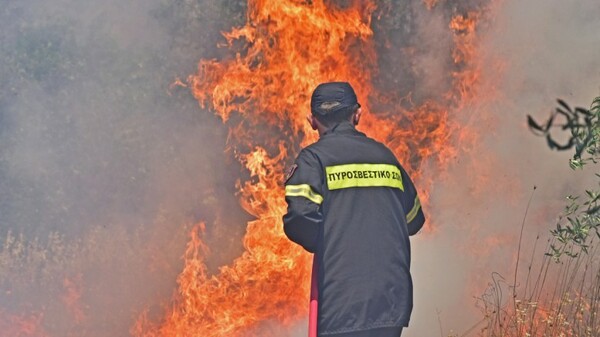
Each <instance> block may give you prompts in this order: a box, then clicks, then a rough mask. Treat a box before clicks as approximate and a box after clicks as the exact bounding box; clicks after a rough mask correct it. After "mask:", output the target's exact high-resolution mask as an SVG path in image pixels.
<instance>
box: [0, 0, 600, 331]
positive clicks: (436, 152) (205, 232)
mask: <svg viewBox="0 0 600 337" xmlns="http://www.w3.org/2000/svg"><path fill="white" fill-rule="evenodd" d="M198 3H199V4H198V5H197V6H200V5H201V4H200V2H198ZM228 3H229V2H228ZM230 5H231V8H235V11H234V13H233V15H234V16H235V17H234V18H233V19H232V21H233V22H232V24H235V28H231V29H229V28H227V27H223V29H225V30H226V32H224V33H223V36H224V42H222V46H221V49H220V51H219V52H216V53H214V54H212V53H211V54H209V53H207V54H209V55H210V57H207V58H205V59H202V60H200V62H199V64H198V70H197V72H196V73H195V74H193V75H190V76H189V77H188V78H187V79H185V80H180V81H177V83H176V85H174V86H173V87H172V88H171V91H170V93H171V94H173V93H176V95H175V96H177V97H176V98H177V99H182V97H185V96H184V95H183V94H181V92H184V91H185V92H186V93H187V92H190V91H191V94H192V96H193V97H194V98H195V99H196V100H197V102H198V103H199V105H200V106H201V108H202V109H207V110H209V111H212V112H214V113H215V114H216V115H217V116H218V119H219V120H220V122H222V123H223V124H224V126H225V128H226V130H227V131H226V132H227V136H226V144H223V145H224V147H225V148H226V151H225V153H226V156H229V157H232V158H235V160H236V161H237V163H239V165H241V166H242V167H243V169H242V173H241V174H238V176H239V177H240V178H238V179H237V181H236V182H235V193H236V195H237V197H239V203H240V205H241V207H242V208H243V210H244V211H245V212H247V213H248V214H249V215H250V216H251V217H252V220H250V221H248V222H247V226H245V229H244V230H245V232H244V234H243V238H242V244H243V251H242V252H241V253H240V254H239V256H237V257H235V258H233V259H232V261H228V263H227V264H225V265H224V266H221V267H219V268H218V269H216V268H211V265H210V262H209V259H210V257H211V255H213V254H215V251H216V250H218V249H219V248H217V247H215V246H213V245H211V243H210V235H211V234H214V233H211V230H210V229H211V226H213V223H220V222H222V221H223V218H224V217H223V216H222V215H221V214H222V213H226V212H227V211H223V212H221V213H218V212H215V213H216V214H217V215H215V216H211V217H206V218H204V217H203V216H202V215H200V216H195V217H193V222H192V221H190V220H189V217H182V216H180V217H176V216H166V215H165V216H164V217H163V215H164V213H162V212H156V213H158V214H159V215H158V216H157V218H159V219H158V220H156V221H155V223H156V224H157V225H156V227H157V228H155V229H151V230H148V228H146V227H143V226H140V227H136V228H135V229H127V230H125V229H117V230H116V231H114V230H111V231H110V232H109V231H106V230H104V229H103V227H102V226H99V227H96V228H95V229H93V230H90V231H88V232H86V234H85V235H84V236H82V238H80V239H78V240H73V241H70V242H69V243H66V241H67V239H66V238H65V236H64V235H62V234H59V233H57V232H53V234H51V235H50V236H49V237H48V240H44V242H40V241H38V240H33V241H32V240H27V239H26V238H24V237H23V235H20V236H19V235H16V236H15V235H14V234H13V233H12V232H10V231H8V232H7V233H6V238H5V240H4V241H3V242H2V244H1V246H0V290H1V291H2V293H0V300H2V302H0V336H9V337H13V336H14V337H17V336H23V337H24V336H36V337H50V336H59V335H65V336H105V335H107V332H106V331H112V330H111V328H110V327H109V326H110V325H111V324H117V323H114V322H110V321H108V322H107V321H103V322H102V323H101V324H91V323H90V321H92V320H94V315H95V312H94V308H95V307H93V306H91V305H90V304H89V303H90V302H93V303H95V305H96V306H97V307H102V308H103V309H106V308H109V310H111V309H112V308H115V307H119V306H120V305H123V306H125V305H126V304H124V303H123V302H120V301H119V300H113V301H106V303H102V300H103V296H104V295H103V294H106V293H110V292H111V291H112V290H114V289H112V288H111V286H109V285H104V284H102V283H101V282H98V281H97V280H94V278H95V277H94V275H98V274H102V273H109V274H112V275H115V274H116V275H125V274H127V275H128V278H127V279H123V280H121V279H119V278H118V277H114V278H111V280H113V281H114V283H113V285H116V288H117V289H129V288H128V287H126V286H120V287H119V284H120V283H127V282H133V283H134V287H137V285H139V284H142V285H143V283H144V280H145V279H146V278H148V277H150V278H161V277H162V276H163V275H172V274H174V273H177V274H178V276H177V278H176V284H175V281H173V280H165V281H164V282H162V283H161V285H160V286H156V287H153V288H152V289H148V290H147V291H145V292H143V293H138V294H137V298H136V305H132V306H129V307H128V309H129V311H128V312H120V313H119V314H118V316H119V317H121V318H122V321H121V322H118V324H120V325H121V326H127V329H128V330H129V333H130V334H131V335H133V336H137V337H161V336H164V337H166V336H206V337H220V336H232V337H235V336H239V337H250V336H256V337H268V336H287V335H290V329H291V328H292V327H293V326H296V325H298V324H301V322H302V321H303V320H304V319H305V318H306V317H307V315H308V293H309V288H310V284H309V282H310V277H309V274H310V262H311V257H310V256H309V255H308V254H307V253H306V252H304V251H303V250H302V249H301V248H299V247H298V246H296V245H294V244H292V243H291V242H289V241H288V240H287V238H285V236H284V234H283V231H282V228H281V217H282V215H283V213H284V211H285V202H284V197H283V189H282V182H283V172H284V170H285V167H286V165H288V164H290V162H291V160H292V158H293V157H294V156H295V154H296V153H297V152H298V151H299V149H300V148H301V147H303V146H306V145H308V144H310V143H312V142H314V141H315V140H316V137H317V135H316V133H314V132H313V131H312V130H310V128H309V126H308V124H307V123H306V121H305V117H306V115H307V114H308V106H309V104H308V102H309V95H310V92H311V91H312V89H313V88H314V87H315V86H316V85H317V84H319V83H321V82H326V81H332V80H339V81H348V82H350V83H352V85H353V87H354V88H355V90H356V92H357V95H358V98H359V101H360V102H361V103H363V109H364V110H365V111H367V114H365V115H364V117H363V119H362V120H361V124H360V125H359V129H360V130H361V131H364V132H365V133H366V134H367V135H369V136H371V137H373V138H375V139H377V140H379V141H381V142H383V143H385V144H387V145H388V146H389V147H390V148H391V149H392V150H393V151H394V153H395V154H396V156H397V157H398V159H399V161H400V162H401V163H403V165H404V166H405V167H406V168H407V170H408V171H409V172H410V173H411V176H412V177H414V178H415V180H417V181H418V184H417V185H418V186H419V187H420V188H422V191H420V195H421V196H422V197H421V199H422V202H423V203H424V207H425V208H427V207H429V206H430V204H431V203H432V201H431V200H430V197H429V195H428V192H429V191H430V190H431V189H432V188H433V186H434V179H438V178H439V177H440V176H441V175H443V174H444V173H445V170H446V169H447V167H448V166H449V165H450V162H451V161H453V160H455V159H456V158H457V157H459V156H466V155H470V153H469V151H471V150H472V149H477V141H478V140H479V138H480V135H479V134H478V133H477V131H476V130H475V129H474V128H473V127H472V126H473V124H474V123H476V122H477V121H479V120H480V119H479V118H480V117H478V116H476V115H475V114H474V112H479V111H480V110H481V109H483V105H484V104H483V103H482V102H483V101H486V100H487V102H489V101H492V100H493V99H494V97H495V96H494V95H495V93H493V92H487V93H486V95H485V98H483V99H482V98H480V97H479V95H480V91H479V90H480V88H481V79H482V76H483V74H482V73H483V71H484V69H483V61H482V58H483V57H482V50H481V48H482V40H481V39H482V38H481V36H482V32H483V31H485V29H486V28H487V27H488V26H489V25H490V23H491V22H492V21H493V19H494V12H495V11H497V10H498V8H500V7H501V6H502V5H503V3H502V1H492V0H490V1H480V2H472V1H460V2H456V3H454V2H452V3H451V2H450V1H442V0H422V1H409V2H406V3H404V2H402V4H400V3H398V2H395V1H325V0H313V1H299V0H285V1H266V0H249V1H248V3H247V5H240V3H239V2H236V4H235V6H234V4H233V3H232V4H230ZM401 6H406V8H403V11H400V10H398V8H400V7H401ZM194 9H197V8H196V7H194ZM162 10H163V11H164V12H176V11H177V9H176V7H175V6H174V5H173V6H164V7H162ZM416 12H419V15H420V16H422V17H425V18H430V17H431V18H435V19H436V20H437V21H436V22H443V24H442V25H441V28H442V33H441V36H443V39H442V41H441V42H440V43H441V44H442V45H443V46H444V47H447V48H443V47H440V48H439V49H435V50H434V51H435V53H437V52H440V51H443V53H440V54H439V55H438V54H436V55H433V52H431V51H426V50H424V49H426V48H425V47H423V45H428V46H432V45H434V44H435V43H432V42H429V44H427V42H426V41H423V39H421V38H422V37H423V36H426V34H424V33H422V32H420V30H423V31H424V30H425V29H424V28H423V27H421V26H419V25H423V22H426V21H427V19H425V20H423V19H422V18H421V20H422V21H423V22H420V23H417V22H411V21H410V19H411V17H412V16H414V14H415V13H416ZM242 13H243V14H242ZM390 13H393V14H390ZM399 13H400V14H399ZM405 13H408V14H405ZM229 14H231V13H229ZM244 14H245V16H244ZM206 19H208V18H206ZM404 20H405V21H404ZM432 20H433V19H432ZM399 27H403V28H399ZM173 30H174V31H177V32H181V30H177V28H173ZM399 40H401V43H400V44H398V41H399ZM50 45H51V44H50ZM55 48H56V47H51V46H47V47H44V48H41V50H42V51H43V52H47V51H48V50H50V52H52V51H53V50H54V49H55ZM36 50H37V49H36ZM73 57H75V56H73ZM427 58H434V59H436V60H438V61H437V62H436V64H441V66H439V65H438V67H437V68H436V69H438V70H440V71H439V73H436V74H434V75H432V74H428V73H426V72H425V71H424V70H423V69H425V68H427V67H428V63H427ZM439 60H442V61H439ZM157 63H160V62H157ZM28 66H31V67H34V68H35V66H36V63H35V62H31V65H28ZM132 67H134V68H135V69H141V68H143V65H139V64H138V65H136V66H134V65H132ZM136 67H137V68H136ZM60 69H61V66H60V64H59V65H57V66H56V67H55V68H53V69H52V71H53V72H52V74H54V75H53V76H59V75H58V74H60V71H59V70H60ZM0 70H2V69H0ZM119 70H120V69H119ZM428 75H429V76H432V77H435V79H436V80H435V81H434V82H435V83H433V84H432V83H431V80H428V79H426V78H427V77H428ZM40 76H42V75H40ZM67 77H68V76H67ZM398 77H402V79H401V80H398ZM428 81H429V82H428ZM423 87H426V88H427V90H424V89H422V88H423ZM4 98H5V97H4V96H0V103H2V102H3V101H2V99H4ZM142 99H143V98H140V97H137V96H136V97H134V98H133V100H134V101H137V100H142ZM0 106H1V105H0ZM194 113H196V112H194ZM1 117H2V115H0V118H1ZM186 118H189V120H190V121H194V117H193V115H192V114H190V115H189V116H187V117H186ZM158 119H159V118H158V117H157V120H158ZM0 121H1V119H0ZM115 123H116V124H119V125H121V124H122V125H128V126H131V125H133V124H135V123H134V121H132V120H127V119H126V118H123V119H116V122H115ZM190 123H193V122H190ZM536 125H537V124H536ZM537 126H538V128H540V129H541V128H542V127H541V126H539V125H537ZM132 128H133V126H131V127H123V129H122V134H121V133H119V136H122V137H123V138H124V139H125V140H124V141H123V144H125V145H128V144H130V143H127V142H128V141H130V140H131V139H133V140H135V139H136V137H138V138H139V137H141V136H140V134H141V133H145V131H148V130H138V129H135V128H133V129H132ZM0 131H2V129H1V128H0ZM119 131H121V129H119ZM223 138H225V137H223ZM182 143H183V141H182ZM124 148H127V147H126V146H125V147H124ZM192 148H194V147H192ZM123 151H124V152H123V153H121V152H119V153H118V154H119V155H120V156H123V157H127V158H129V157H131V153H129V152H126V150H123ZM169 151H174V150H173V147H172V146H171V147H170V148H169ZM0 155H2V152H0ZM176 159H177V160H180V161H181V158H179V157H177V158H176ZM204 162H206V160H204ZM237 163H231V162H230V163H228V165H229V166H235V165H238V164H237ZM103 165H105V166H108V165H110V163H108V162H105V163H103ZM204 165H207V164H204ZM205 169H210V168H206V167H205ZM74 170H75V169H74ZM140 170H142V169H138V173H137V174H139V175H140V176H142V177H144V174H145V171H144V172H143V173H140V172H141V171H140ZM144 170H145V168H144ZM75 171H76V170H75ZM142 171H143V170H142ZM166 171H169V170H166ZM0 173H2V172H0ZM214 176H215V174H213V177H214ZM186 177H188V176H186ZM128 178H129V177H128ZM0 179H2V175H0ZM132 179H134V180H135V179H136V178H135V177H133V178H132ZM474 179H478V178H477V177H475V178H474ZM126 183H131V182H130V180H126ZM482 185H484V184H483V183H482V184H479V185H477V186H479V187H477V188H482V187H481V186H482ZM1 186H2V182H1V181H0V187H1ZM217 188H219V187H215V188H209V189H207V191H208V192H206V194H207V195H209V197H206V198H204V199H202V200H203V201H202V202H199V204H202V206H201V208H202V210H206V209H211V210H212V209H214V208H218V207H219V206H218V203H215V202H214V200H213V199H214V198H215V194H216V192H215V190H216V189H217ZM100 190H101V188H100ZM185 191H187V190H185ZM204 196H205V195H203V197H204ZM595 198H596V199H594V202H595V203H597V202H598V197H597V196H596V197H595ZM200 199H201V198H200V197H198V198H196V199H194V200H193V201H199V200H200ZM176 200H180V199H176ZM206 200H208V201H206ZM211 200H212V201H211ZM0 201H1V200H0ZM120 202H122V203H127V202H130V201H129V200H121V201H120ZM188 202H191V201H188ZM131 203H132V204H135V203H133V202H131ZM160 204H161V206H160V209H161V210H162V209H164V208H168V203H167V202H165V203H164V205H166V206H164V205H163V204H162V202H161V203H160ZM0 206H1V205H0ZM134 206H135V205H134ZM432 206H434V205H432ZM63 207H67V206H63ZM0 210H2V209H1V208H0ZM571 211H573V212H575V210H573V209H571ZM165 212H166V211H165ZM167 213H168V212H167ZM568 215H569V214H568ZM225 218H226V217H225ZM175 219H176V220H177V221H180V223H175V224H172V226H178V228H179V229H178V230H176V231H175V232H176V233H175V234H172V233H169V234H168V239H167V240H162V239H160V238H161V237H162V236H165V235H167V234H166V233H167V232H168V231H167V230H166V229H165V228H167V229H168V228H169V227H168V226H167V225H166V224H167V223H169V222H172V221H176V220H175ZM189 223H197V224H195V225H186V224H189ZM440 223H441V219H437V218H433V219H430V220H429V221H428V224H427V226H428V227H427V228H426V233H427V234H431V235H433V234H435V232H436V228H437V226H438V225H440ZM158 224H160V225H158ZM225 226H229V224H225ZM215 227H216V226H215ZM229 227H235V226H234V225H231V226H229ZM111 228H113V227H111ZM116 228H120V227H119V226H118V225H116ZM594 229H595V227H594ZM589 230H590V229H589V228H588V231H589ZM183 233H187V235H188V238H187V239H183V238H182V235H184V234H183ZM561 233H563V234H564V232H561ZM115 234H116V235H115ZM555 237H556V239H555V240H558V241H559V242H562V241H561V240H563V241H568V240H564V236H562V237H561V236H560V235H559V236H555ZM183 240H187V246H186V247H182V246H181V244H178V243H180V242H182V241H183ZM563 243H564V242H563ZM567 244H568V242H567ZM106 247H109V248H108V249H106ZM555 247H557V246H556V241H552V242H551V243H549V244H548V247H546V250H547V251H552V249H555ZM575 248H576V249H580V250H582V251H580V252H578V253H577V254H572V256H571V257H570V258H569V259H568V260H563V263H562V264H554V263H553V259H552V256H546V257H545V258H544V259H543V260H542V261H541V262H540V264H539V265H535V264H534V262H530V264H529V265H528V266H527V273H522V271H520V270H519V272H520V274H519V275H518V276H519V277H518V278H517V271H515V278H514V280H507V279H504V278H502V277H501V276H494V277H493V278H492V283H491V286H490V288H489V290H488V292H486V293H485V294H484V295H483V296H482V297H481V298H480V299H479V303H480V304H481V309H482V311H483V314H484V317H483V319H482V320H481V322H479V323H478V324H476V325H475V326H473V328H471V329H470V330H468V331H465V332H464V333H463V334H460V336H467V335H479V336H482V337H487V336H489V337H499V336H511V337H521V336H536V337H537V336H540V337H541V336H597V335H599V334H600V330H599V324H598V323H597V322H596V321H597V317H596V316H597V309H598V299H600V292H599V291H600V279H599V277H600V276H599V275H600V268H599V266H598V261H597V249H596V248H595V246H594V244H593V241H592V242H591V243H589V244H584V245H576V247H575ZM105 250H114V251H119V252H121V254H122V255H124V256H125V258H124V259H123V260H117V261H116V262H115V261H112V260H111V259H112V256H113V255H111V253H112V252H111V251H108V252H106V251H105ZM554 252H556V251H554ZM569 252H570V250H569ZM182 253H183V262H182V263H181V264H174V263H172V261H173V260H174V256H179V255H181V254H182ZM534 253H535V249H534ZM582 253H585V254H582ZM534 260H536V259H535V255H533V254H532V261H534ZM517 261H519V256H517ZM517 263H518V262H517ZM132 264H133V265H143V266H147V270H146V269H140V268H132V267H131V266H132ZM536 268H538V269H537V271H536ZM98 270H100V272H99V271H98ZM148 270H149V272H148ZM145 272H148V273H145ZM523 274H525V276H523ZM44 285H49V286H47V287H44ZM173 287H175V288H176V291H175V292H174V294H173V295H172V296H173V297H172V299H171V301H170V302H169V300H168V295H167V293H169V292H171V289H173ZM141 288H143V287H141ZM165 289H167V290H165ZM28 293H35V294H39V297H41V298H45V299H48V300H47V301H45V302H44V303H51V304H50V305H46V306H44V305H41V306H36V305H29V304H27V303H25V304H24V303H15V302H18V301H19V299H20V298H26V297H27V294H28ZM116 297H119V296H118V295H117V296H115V298H116ZM151 297H152V298H153V299H152V300H145V299H146V298H151ZM52 299H54V300H55V301H51V300H52ZM157 302H162V303H163V307H162V308H161V309H156V307H157V304H156V303H157ZM98 303H101V304H98ZM120 310H122V309H120ZM115 315H117V314H115ZM110 317H113V316H110ZM408 333H410V331H409V332H408ZM417 333H418V332H417ZM442 334H443V335H446V334H444V333H443V332H442ZM108 335H110V333H108ZM452 335H453V334H452V333H451V334H450V335H448V336H452ZM457 336H459V335H457Z"/></svg>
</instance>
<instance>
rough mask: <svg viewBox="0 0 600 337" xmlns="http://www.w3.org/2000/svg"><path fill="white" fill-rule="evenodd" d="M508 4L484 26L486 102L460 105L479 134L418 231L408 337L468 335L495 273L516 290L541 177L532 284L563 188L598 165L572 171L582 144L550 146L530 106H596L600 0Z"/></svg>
mask: <svg viewBox="0 0 600 337" xmlns="http://www.w3.org/2000/svg"><path fill="white" fill-rule="evenodd" d="M498 8H499V11H497V12H494V13H493V20H492V21H490V22H489V23H488V24H485V25H484V26H483V28H482V29H481V30H480V32H479V36H480V37H481V39H482V43H483V44H482V51H483V55H482V56H483V60H484V64H483V77H482V79H481V83H482V85H481V87H480V88H478V96H479V97H480V99H478V101H482V102H483V103H481V102H480V104H477V105H474V106H467V107H465V108H464V109H463V110H461V111H455V114H454V115H455V116H457V117H456V118H457V120H458V121H460V122H461V124H462V125H465V126H469V127H470V128H473V129H474V130H475V131H476V133H477V134H478V137H479V138H478V142H477V143H476V146H475V147H474V148H473V149H471V150H468V151H466V152H465V153H464V154H462V155H459V157H457V158H455V160H453V161H452V163H451V165H450V168H449V171H448V172H447V173H446V174H444V175H443V176H442V177H441V178H438V179H437V180H436V181H435V182H434V187H433V190H432V191H430V192H431V195H432V201H431V204H430V209H429V213H430V219H431V220H433V221H434V223H435V224H436V225H438V227H437V228H436V230H435V231H434V232H433V233H432V234H429V235H421V237H418V238H416V239H415V240H413V273H414V278H415V288H416V290H415V312H414V315H413V320H412V321H411V327H410V328H409V329H408V330H407V333H406V336H408V337H410V336H441V335H442V331H443V336H447V335H449V334H450V331H451V330H452V331H454V332H455V333H458V335H461V334H462V333H463V332H466V331H468V330H469V329H470V328H471V327H473V326H475V325H476V324H477V323H478V322H479V321H480V320H481V319H482V318H483V317H482V315H481V314H480V313H479V311H478V309H476V306H475V304H476V302H477V298H478V297H480V296H482V295H483V293H484V291H485V288H486V287H487V286H488V284H491V283H492V282H493V278H494V276H493V275H492V273H493V272H498V273H499V274H500V275H501V276H502V277H504V279H505V282H504V284H505V290H506V285H507V284H512V283H513V277H514V267H515V264H514V263H515V261H516V259H517V247H518V239H519V231H520V229H521V223H522V221H523V218H524V216H525V211H526V206H527V202H528V199H529V197H530V195H531V194H532V192H533V188H534V186H537V190H536V191H535V192H534V195H533V199H532V202H531V207H530V209H529V212H528V216H527V218H526V221H525V232H524V237H523V244H522V247H521V249H522V250H521V255H520V258H519V261H520V268H519V278H518V284H520V285H521V286H520V288H519V289H520V290H522V289H523V287H524V286H523V284H524V282H523V280H524V278H525V276H526V268H527V267H528V266H529V264H533V270H534V271H536V270H537V269H536V268H537V267H536V266H538V267H539V263H540V261H541V259H542V257H543V253H544V250H545V249H546V248H547V238H548V232H549V230H550V229H553V228H554V226H555V223H556V220H557V218H558V216H559V215H560V213H561V211H562V210H563V208H564V206H565V205H566V201H565V199H564V198H565V197H566V196H567V195H569V194H573V195H581V194H582V193H583V192H584V188H585V187H586V186H592V182H593V181H594V177H593V173H594V171H597V170H594V168H593V167H590V168H588V169H587V170H585V171H583V172H573V171H571V170H570V169H569V166H568V159H569V158H570V156H571V155H572V153H571V152H568V151H567V152H553V151H550V150H549V149H548V147H547V145H546V142H545V139H543V138H539V137H535V136H533V134H532V133H531V132H530V131H529V130H528V129H527V124H526V116H527V114H531V115H533V116H534V117H535V118H537V119H538V120H540V121H545V120H546V118H547V117H548V116H549V114H550V112H551V111H553V110H554V109H555V108H556V106H557V104H556V99H557V98H562V99H564V100H565V101H567V102H568V103H569V104H571V105H572V106H581V107H584V108H588V107H589V104H590V103H591V102H592V100H593V99H594V97H596V96H598V95H600V49H598V47H597V46H598V45H600V34H598V33H597V32H598V31H599V30H600V7H599V6H598V3H597V2H596V1H593V0H589V1H543V0H539V1H538V0H535V1H516V0H514V1H512V0H511V1H502V2H501V4H500V6H498ZM432 25H433V28H434V29H436V27H437V24H432ZM538 235H539V236H540V239H539V240H537V241H536V237H537V236H538ZM536 245H537V247H536V253H535V255H532V254H533V249H534V246H536ZM495 278H496V279H498V277H497V276H495ZM504 296H505V297H504V300H505V301H506V300H508V299H509V297H510V296H509V294H508V293H505V294H504ZM484 326H485V325H478V326H477V327H476V328H475V329H474V330H472V331H471V332H470V333H472V334H473V335H474V334H475V333H476V331H478V330H479V329H480V328H483V327H484ZM469 335H470V334H469ZM403 336H404V335H403Z"/></svg>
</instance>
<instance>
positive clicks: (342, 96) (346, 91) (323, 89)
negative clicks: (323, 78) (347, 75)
mask: <svg viewBox="0 0 600 337" xmlns="http://www.w3.org/2000/svg"><path fill="white" fill-rule="evenodd" d="M323 103H334V104H333V107H331V108H329V109H327V110H324V109H323V108H322V107H321V105H322V104H323ZM335 103H338V104H335ZM349 107H357V108H359V107H360V104H358V101H357V99H356V94H355V93H354V89H352V86H350V83H348V82H328V83H321V84H319V85H318V86H317V88H316V89H315V91H313V94H312V97H311V98H310V111H311V112H312V114H313V115H316V116H322V117H325V116H326V115H331V114H334V113H335V112H337V111H340V110H342V109H345V108H349Z"/></svg>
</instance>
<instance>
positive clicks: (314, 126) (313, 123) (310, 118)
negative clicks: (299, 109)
mask: <svg viewBox="0 0 600 337" xmlns="http://www.w3.org/2000/svg"><path fill="white" fill-rule="evenodd" d="M306 120H307V121H308V124H310V127H311V128H312V129H313V130H318V129H319V128H318V125H317V119H316V118H315V116H313V115H312V114H310V115H308V116H306Z"/></svg>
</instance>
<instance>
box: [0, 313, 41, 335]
mask: <svg viewBox="0 0 600 337" xmlns="http://www.w3.org/2000/svg"><path fill="white" fill-rule="evenodd" d="M43 318H44V316H43V315H42V314H40V313H32V314H19V315H15V314H10V313H8V312H6V311H4V310H2V309H0V331H1V332H2V336H10V337H48V336H49V335H48V334H47V333H46V332H45V331H44V330H43V328H41V325H42V320H43Z"/></svg>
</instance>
